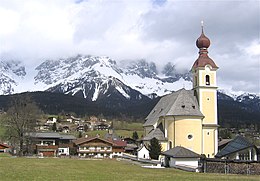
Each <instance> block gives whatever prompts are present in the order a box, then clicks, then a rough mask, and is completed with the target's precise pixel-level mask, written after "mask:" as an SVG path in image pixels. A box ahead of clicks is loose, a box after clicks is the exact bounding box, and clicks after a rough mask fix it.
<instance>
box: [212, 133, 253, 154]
mask: <svg viewBox="0 0 260 181" xmlns="http://www.w3.org/2000/svg"><path fill="white" fill-rule="evenodd" d="M250 147H255V145H253V144H252V143H250V142H249V141H248V140H247V139H246V138H244V137H242V136H236V137H235V138H234V139H233V140H232V141H230V142H229V143H228V144H227V145H226V146H225V147H224V148H223V149H222V150H221V151H220V152H218V153H217V155H216V156H215V157H216V158H222V157H224V156H227V155H229V154H232V153H235V152H238V151H241V150H244V149H246V148H250Z"/></svg>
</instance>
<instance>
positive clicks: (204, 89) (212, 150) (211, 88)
mask: <svg viewBox="0 0 260 181" xmlns="http://www.w3.org/2000/svg"><path fill="white" fill-rule="evenodd" d="M196 45H197V47H198V48H199V57H198V59H197V60H196V61H195V62H194V64H193V66H192V75H193V90H194V95H195V96H196V97H197V100H198V103H199V107H200V111H201V112H202V114H203V115H204V118H203V120H202V148H201V149H202V153H203V154H205V155H206V157H210V158H212V157H214V156H215V155H216V154H217V151H218V130H217V128H218V118H217V82H216V71H217V69H218V67H217V65H216V64H215V62H214V61H213V60H212V59H211V58H210V57H209V56H208V48H209V46H210V40H209V39H208V38H207V37H206V36H205V34H204V31H203V25H202V32H201V35H200V37H199V38H198V39H197V41H196Z"/></svg>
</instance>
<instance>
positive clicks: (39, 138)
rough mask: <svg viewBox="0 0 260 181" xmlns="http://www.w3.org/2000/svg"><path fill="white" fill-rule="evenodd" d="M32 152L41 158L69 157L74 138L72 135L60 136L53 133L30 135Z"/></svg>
mask: <svg viewBox="0 0 260 181" xmlns="http://www.w3.org/2000/svg"><path fill="white" fill-rule="evenodd" d="M30 137H31V138H32V144H31V146H32V150H33V152H34V153H35V154H37V155H41V156H59V155H69V152H70V149H71V148H73V143H72V140H75V139H76V138H75V137H74V136H72V135H65V134H64V135H62V134H59V133H54V132H42V133H31V134H30Z"/></svg>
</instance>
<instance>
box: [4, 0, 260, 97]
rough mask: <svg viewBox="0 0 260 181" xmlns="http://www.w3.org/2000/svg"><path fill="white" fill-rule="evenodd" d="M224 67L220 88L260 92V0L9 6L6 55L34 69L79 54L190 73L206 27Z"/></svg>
mask: <svg viewBox="0 0 260 181" xmlns="http://www.w3.org/2000/svg"><path fill="white" fill-rule="evenodd" d="M201 20H204V22H205V27H204V30H205V33H206V35H207V36H208V37H209V38H210V40H211V42H212V43H211V47H210V48H209V55H210V56H211V57H212V58H213V60H215V62H216V63H217V65H218V66H219V67H220V69H219V71H218V76H219V83H220V85H233V87H232V88H233V89H234V90H243V91H250V92H258V93H259V92H260V91H259V90H260V88H259V87H260V86H259V72H260V70H259V69H260V67H259V56H260V55H259V46H260V40H259V31H260V3H259V1H255V0H252V1H195V0H194V1H193V0H189V1H186V0H185V1H178V0H177V1H172V0H169V1H166V0H142V1H138V0H133V1H129V0H122V1H119V0H118V1H117V0H116V1H114V0H113V1H112V0H111V1H96V0H55V1H53V0H26V1H20V0H12V1H9V0H1V7H0V26H1V28H0V45H1V47H0V56H1V58H3V59H19V60H21V61H23V62H24V63H25V64H26V65H28V66H29V67H30V68H31V69H34V67H35V66H37V65H39V64H40V63H41V62H42V61H43V60H45V59H51V58H59V57H67V56H72V55H75V54H78V53H82V54H92V55H106V56H110V57H111V58H114V59H116V60H128V59H141V58H144V59H147V60H149V61H155V62H156V63H157V66H158V67H159V68H161V67H162V66H163V64H165V63H167V62H169V61H171V62H173V63H175V64H176V67H177V68H178V69H180V70H184V69H186V70H189V69H190V67H191V66H192V64H193V62H194V61H195V60H196V58H197V57H198V54H197V52H198V49H197V47H196V46H195V41H196V39H197V38H198V37H199V35H200V33H201V28H200V21H201Z"/></svg>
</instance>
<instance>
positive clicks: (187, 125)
mask: <svg viewBox="0 0 260 181" xmlns="http://www.w3.org/2000/svg"><path fill="white" fill-rule="evenodd" d="M201 130H202V124H201V119H183V118H179V119H176V121H175V139H174V140H175V144H174V145H173V146H183V147H185V148H188V149H190V150H192V151H194V152H196V153H198V154H201V153H202V145H201V144H202V131H201ZM189 135H191V136H192V138H189ZM172 139H173V138H172Z"/></svg>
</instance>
